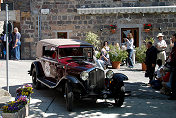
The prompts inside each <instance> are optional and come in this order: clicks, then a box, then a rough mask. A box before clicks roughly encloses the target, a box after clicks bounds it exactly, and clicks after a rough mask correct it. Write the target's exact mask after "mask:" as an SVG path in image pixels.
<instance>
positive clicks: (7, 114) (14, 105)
mask: <svg viewBox="0 0 176 118" xmlns="http://www.w3.org/2000/svg"><path fill="white" fill-rule="evenodd" d="M32 93H33V88H32V85H31V84H25V85H23V86H22V87H20V88H17V90H16V95H17V96H16V98H15V101H12V102H10V103H8V104H7V105H4V106H3V107H2V108H1V110H2V111H3V113H2V116H3V118H25V116H28V115H29V102H30V96H31V94H32Z"/></svg>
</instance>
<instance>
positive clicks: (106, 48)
mask: <svg viewBox="0 0 176 118" xmlns="http://www.w3.org/2000/svg"><path fill="white" fill-rule="evenodd" d="M109 50H110V48H109V46H108V42H107V41H105V42H104V45H103V48H102V49H101V57H100V59H101V60H103V61H104V62H105V65H107V66H108V65H111V64H110V59H109Z"/></svg>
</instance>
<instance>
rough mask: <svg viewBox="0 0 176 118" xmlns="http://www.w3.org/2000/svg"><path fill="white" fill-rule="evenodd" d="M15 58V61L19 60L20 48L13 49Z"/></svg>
mask: <svg viewBox="0 0 176 118" xmlns="http://www.w3.org/2000/svg"><path fill="white" fill-rule="evenodd" d="M15 57H16V59H17V60H20V46H16V47H15Z"/></svg>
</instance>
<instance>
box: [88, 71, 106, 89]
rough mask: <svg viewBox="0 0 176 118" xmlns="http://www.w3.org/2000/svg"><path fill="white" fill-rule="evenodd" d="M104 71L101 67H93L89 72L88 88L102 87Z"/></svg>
mask: <svg viewBox="0 0 176 118" xmlns="http://www.w3.org/2000/svg"><path fill="white" fill-rule="evenodd" d="M104 78H105V75H104V71H103V70H101V69H94V70H92V71H90V72H89V80H88V84H89V88H90V89H97V90H100V89H103V88H104Z"/></svg>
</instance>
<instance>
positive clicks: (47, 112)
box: [0, 60, 176, 118]
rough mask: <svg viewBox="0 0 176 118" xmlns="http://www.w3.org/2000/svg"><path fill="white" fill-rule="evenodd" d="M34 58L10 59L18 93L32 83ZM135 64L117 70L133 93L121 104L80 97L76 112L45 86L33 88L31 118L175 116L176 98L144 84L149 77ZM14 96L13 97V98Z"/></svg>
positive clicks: (0, 64)
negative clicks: (120, 105)
mask: <svg viewBox="0 0 176 118" xmlns="http://www.w3.org/2000/svg"><path fill="white" fill-rule="evenodd" d="M31 62H32V61H9V84H10V93H11V95H12V96H13V97H15V90H16V88H17V87H19V86H21V85H22V84H24V83H31V82H32V81H31V77H30V76H29V75H28V74H27V71H28V70H29V68H30V64H31ZM5 67H6V64H5V61H4V60H0V88H3V89H6V73H5ZM140 69H141V65H140V64H136V65H135V68H134V69H128V68H126V67H125V66H123V67H121V69H120V70H114V71H115V72H121V73H124V74H126V75H127V76H128V77H129V80H128V81H126V82H125V86H126V89H127V91H129V90H130V91H131V92H132V93H131V96H128V97H126V99H125V103H124V105H123V106H122V107H121V108H117V107H114V106H113V102H114V100H113V99H109V100H107V102H105V100H97V103H96V104H95V103H91V102H90V101H80V102H76V103H74V110H73V112H67V110H66V108H65V102H64V98H63V96H61V95H59V93H58V92H57V91H56V90H53V89H47V88H46V87H43V88H42V89H41V90H34V94H32V99H31V103H30V115H29V117H28V118H72V117H75V118H107V117H108V118H176V112H175V111H176V101H169V100H167V96H165V95H161V94H160V93H159V92H158V91H155V90H153V89H151V88H150V87H148V86H145V83H147V82H148V79H147V78H145V77H144V72H143V71H141V70H140ZM12 99H13V98H12Z"/></svg>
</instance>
